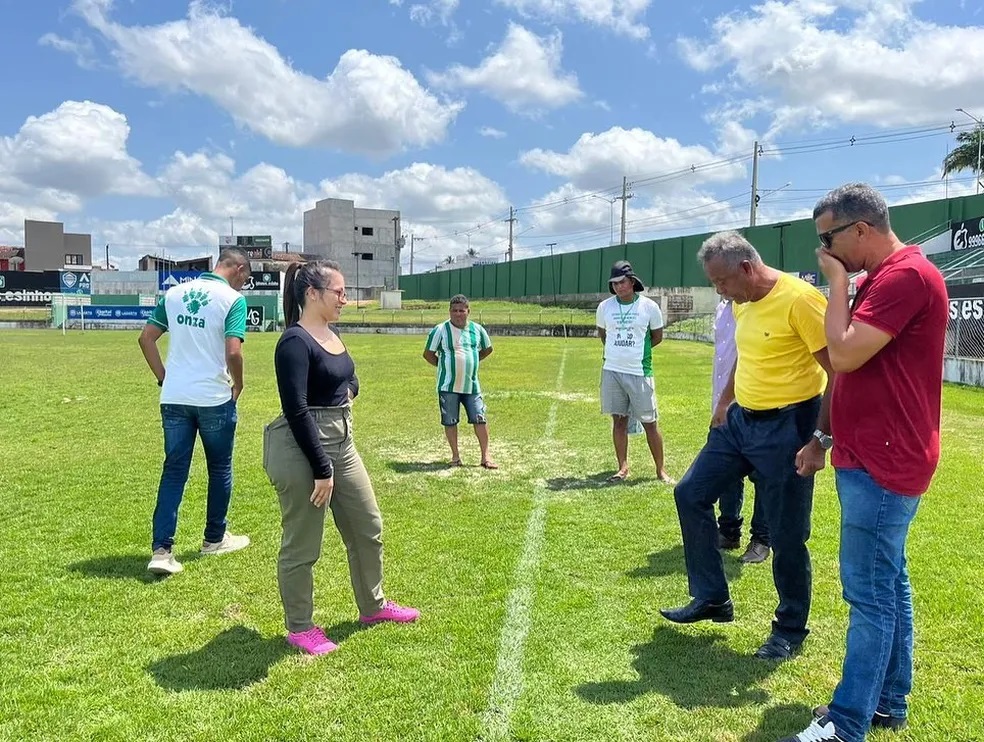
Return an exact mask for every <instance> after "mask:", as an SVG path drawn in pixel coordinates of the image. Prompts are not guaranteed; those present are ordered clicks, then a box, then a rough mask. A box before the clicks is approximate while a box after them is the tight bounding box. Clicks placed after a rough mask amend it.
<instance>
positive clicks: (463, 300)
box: [449, 294, 468, 308]
mask: <svg viewBox="0 0 984 742" xmlns="http://www.w3.org/2000/svg"><path fill="white" fill-rule="evenodd" d="M455 304H464V305H465V306H466V307H467V306H468V297H467V296H465V295H464V294H455V295H454V296H452V297H451V303H450V305H449V308H450V307H453V306H454V305H455Z"/></svg>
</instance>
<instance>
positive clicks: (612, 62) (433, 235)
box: [0, 0, 984, 270]
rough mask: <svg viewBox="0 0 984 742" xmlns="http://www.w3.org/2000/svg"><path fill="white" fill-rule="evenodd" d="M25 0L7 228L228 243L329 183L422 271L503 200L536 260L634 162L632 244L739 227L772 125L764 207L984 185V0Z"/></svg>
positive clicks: (584, 221) (159, 245)
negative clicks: (54, 223) (34, 226)
mask: <svg viewBox="0 0 984 742" xmlns="http://www.w3.org/2000/svg"><path fill="white" fill-rule="evenodd" d="M13 6H14V4H13V3H8V4H6V5H5V6H4V8H3V9H2V10H0V21H2V25H3V27H4V28H5V30H7V34H5V36H6V38H7V41H8V44H7V52H8V53H7V59H8V64H9V60H16V64H15V65H14V66H13V67H10V66H8V68H7V74H6V75H5V78H6V79H5V81H4V86H3V92H4V105H3V106H0V243H8V244H21V243H22V240H23V234H22V227H23V220H24V218H52V219H60V220H63V221H65V223H66V228H68V229H71V230H76V231H91V232H92V233H93V244H94V246H101V245H103V244H105V243H107V242H108V243H109V244H110V246H111V253H112V255H113V256H114V260H115V262H117V263H119V264H122V265H123V266H124V267H130V266H132V265H133V264H134V262H135V260H136V258H137V257H138V256H139V255H140V254H143V253H146V252H161V251H164V252H166V253H168V254H171V255H175V256H191V255H197V254H202V253H204V252H207V251H208V250H210V249H214V247H213V246H214V245H216V244H217V239H218V235H219V234H225V233H227V231H228V225H229V217H230V216H233V217H234V218H235V224H236V232H237V233H255V234H271V235H272V236H273V239H274V240H275V241H276V242H278V243H283V242H290V243H292V244H293V245H300V243H301V236H302V235H301V232H302V229H301V224H302V213H303V211H304V210H305V209H309V208H311V207H312V206H313V204H314V202H315V200H317V199H318V198H324V197H326V196H337V197H344V198H354V199H355V200H356V202H357V205H360V206H366V207H380V208H396V209H400V210H401V211H402V213H403V217H404V222H403V224H404V230H405V231H406V232H408V233H409V232H411V231H413V232H414V233H415V234H416V235H417V236H424V237H426V238H427V239H426V240H425V241H424V242H421V243H418V245H417V251H418V258H417V262H416V265H415V267H416V269H417V270H420V269H422V268H423V269H426V268H429V267H431V266H432V265H433V264H434V263H435V262H437V261H438V260H440V259H442V258H444V257H446V256H448V255H458V254H461V253H462V252H464V250H465V249H466V248H468V247H472V248H476V249H478V250H479V251H480V252H481V254H482V255H484V256H490V257H491V256H496V255H500V256H501V255H502V253H503V252H504V251H505V247H506V246H505V244H504V240H505V239H506V234H507V226H506V224H505V222H504V221H502V220H503V218H504V217H505V216H506V215H507V212H508V210H509V206H513V207H515V208H516V209H517V210H518V212H517V219H518V221H517V223H516V233H517V238H516V255H517V257H526V256H530V255H535V254H539V253H541V252H543V251H545V250H546V249H547V248H546V247H545V245H546V244H547V243H548V242H556V243H557V247H556V248H555V250H576V249H584V248H589V247H596V246H599V245H605V244H608V243H609V240H610V232H611V229H610V227H611V223H610V220H611V216H612V214H614V216H615V222H616V223H615V230H614V231H615V237H616V239H617V237H618V210H619V207H620V202H618V201H615V202H614V203H613V202H612V201H611V198H612V197H613V196H615V195H618V193H619V192H620V187H621V180H622V176H626V177H627V178H628V179H629V181H630V184H631V185H630V191H631V193H632V198H631V199H629V201H628V203H627V225H626V228H627V235H628V239H630V240H639V239H645V238H651V237H662V236H669V235H672V234H681V233H687V232H696V231H703V230H706V229H717V228H725V227H737V226H742V225H744V224H746V223H747V219H748V200H749V192H750V178H751V166H750V156H751V153H752V149H753V147H752V143H753V142H754V141H755V140H759V141H760V142H762V150H763V155H762V158H761V163H760V177H759V187H760V188H761V189H762V191H763V198H762V201H761V209H760V213H759V221H760V223H763V222H766V221H771V220H779V219H786V218H790V217H800V216H803V215H806V214H808V213H809V211H810V209H811V207H812V204H813V203H814V202H815V201H816V199H817V198H819V196H821V195H822V194H823V193H824V192H825V191H826V190H827V189H829V188H832V187H834V186H836V185H838V184H840V183H842V182H844V181H847V180H867V181H869V182H872V183H875V184H878V185H880V186H881V187H883V188H885V193H886V195H887V196H888V197H889V199H890V200H891V201H893V202H902V201H912V200H923V199H928V198H938V197H942V196H943V195H944V193H949V194H950V195H955V194H962V193H969V192H972V191H973V188H974V184H973V180H972V178H971V177H970V174H969V173H964V174H963V175H962V176H959V177H957V178H955V179H953V180H952V181H950V182H949V183H944V182H943V181H942V180H940V162H941V160H942V159H943V157H944V155H945V154H946V151H947V148H948V147H949V146H952V144H953V134H954V133H956V132H958V131H960V130H961V129H963V128H966V127H967V126H968V125H972V122H971V121H970V119H968V118H967V117H965V116H963V115H962V114H960V113H956V112H955V111H954V109H955V108H957V107H963V108H966V109H967V110H968V111H970V112H971V113H973V114H974V115H976V116H978V117H984V28H982V25H984V14H982V12H981V10H982V3H981V2H980V1H979V0H934V1H933V2H928V1H924V2H918V1H915V0H824V1H823V2H821V1H820V0H772V1H771V2H767V3H763V4H760V5H748V4H739V3H735V2H724V1H722V0H709V1H707V2H696V3H657V2H655V1H653V0H460V1H457V0H418V1H417V2H414V0H401V1H400V2H397V1H396V0H360V1H359V2H358V3H344V4H343V3H327V2H315V1H314V0H234V1H232V2H202V1H200V0H196V1H195V2H191V3H190V4H186V3H182V2H167V3H161V2H148V1H146V0H130V1H127V0H116V2H112V0H38V1H37V2H32V3H17V6H18V7H17V8H16V15H15V11H14V7H13ZM342 7H344V10H341V9H340V8H342ZM951 122H953V123H954V124H955V125H956V127H957V128H956V129H955V131H954V132H951V131H950V129H949V127H948V125H949V124H950V123H951ZM851 137H854V138H855V145H854V146H849V142H850V139H851ZM873 137H874V138H873ZM787 184H789V185H787ZM777 189H781V190H777ZM771 191H775V192H771ZM96 252H101V251H96ZM406 257H408V256H405V258H406ZM404 262H405V263H406V262H407V260H406V259H405V261H404Z"/></svg>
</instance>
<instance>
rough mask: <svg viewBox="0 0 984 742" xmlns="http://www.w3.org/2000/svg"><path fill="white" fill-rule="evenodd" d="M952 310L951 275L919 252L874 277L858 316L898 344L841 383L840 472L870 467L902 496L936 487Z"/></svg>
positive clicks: (836, 417) (836, 428)
mask: <svg viewBox="0 0 984 742" xmlns="http://www.w3.org/2000/svg"><path fill="white" fill-rule="evenodd" d="M947 304H948V302H947V294H946V284H945V283H944V282H943V276H941V275H940V272H939V271H938V270H937V269H936V266H934V265H933V264H932V263H930V262H929V260H927V259H926V257H925V256H924V255H923V254H922V251H921V250H920V249H919V248H918V247H906V248H905V249H903V250H899V251H898V252H896V253H894V254H892V255H890V256H889V257H888V258H886V259H885V260H884V261H883V262H882V263H881V265H879V266H878V267H877V268H876V269H875V270H874V271H873V272H872V273H869V274H868V276H867V279H866V280H865V281H864V283H863V284H862V285H861V288H860V290H859V291H858V293H857V295H856V296H855V298H854V303H853V305H852V308H851V318H852V320H853V321H857V322H861V323H864V324H866V325H871V326H872V327H875V328H877V329H879V330H881V331H882V332H886V333H888V334H889V335H891V336H892V340H890V341H889V342H888V344H887V345H886V346H885V347H884V348H882V349H881V350H880V351H878V353H876V354H875V355H874V356H873V357H871V358H870V359H868V361H867V362H866V363H865V364H864V365H863V366H861V367H860V368H858V369H856V370H854V371H851V372H849V373H840V374H837V375H836V376H835V377H834V392H833V397H832V399H831V407H830V423H831V432H832V433H833V436H834V450H833V452H832V454H831V462H832V463H833V465H834V467H835V468H838V469H864V470H865V471H867V472H868V474H870V475H871V478H872V479H874V480H875V482H877V483H878V484H879V485H881V486H882V487H884V488H885V489H887V490H890V491H892V492H897V493H898V494H900V495H909V496H918V495H921V494H923V493H924V492H925V491H926V490H927V489H929V483H930V481H931V480H932V478H933V474H934V473H935V472H936V466H937V464H938V463H939V459H940V405H941V397H942V393H943V344H944V339H945V336H946V325H947V320H948V314H949V313H948V307H947Z"/></svg>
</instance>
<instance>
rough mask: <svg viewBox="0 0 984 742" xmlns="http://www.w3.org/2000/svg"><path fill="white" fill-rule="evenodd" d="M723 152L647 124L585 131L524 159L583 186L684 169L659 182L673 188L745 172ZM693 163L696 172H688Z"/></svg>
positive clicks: (607, 184)
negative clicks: (561, 147) (661, 133)
mask: <svg viewBox="0 0 984 742" xmlns="http://www.w3.org/2000/svg"><path fill="white" fill-rule="evenodd" d="M721 159H722V158H721V157H720V156H718V155H716V154H715V153H714V152H711V151H710V150H708V149H707V148H706V147H702V146H700V145H683V144H681V143H680V142H678V141H677V140H676V139H668V138H667V139H664V138H662V137H658V136H656V135H655V134H653V133H652V132H650V131H647V130H645V129H639V128H635V129H623V128H622V127H620V126H616V127H613V128H611V129H609V130H608V131H604V132H602V133H600V134H592V133H586V134H582V135H581V137H580V138H579V139H578V140H577V142H575V143H574V145H573V146H572V147H571V148H570V150H569V151H567V152H554V151H551V150H543V149H533V150H530V151H528V152H524V153H523V154H522V155H521V156H520V161H521V162H522V163H523V164H524V165H526V166H527V167H530V168H533V169H536V170H541V171H543V172H547V173H550V174H552V175H558V176H561V177H564V178H567V179H568V180H570V181H571V182H572V183H573V184H574V185H575V186H576V187H578V188H582V189H585V190H599V189H604V188H609V187H610V186H612V184H613V183H617V182H618V181H620V180H621V179H622V177H623V176H628V177H629V178H630V179H632V178H633V177H635V176H641V177H645V176H649V175H654V174H666V173H678V172H679V173H681V175H680V177H678V178H674V179H671V180H666V181H665V184H663V185H660V184H657V187H662V188H665V189H669V190H673V189H677V188H680V187H681V184H686V185H690V184H697V183H706V182H727V181H730V180H734V179H735V178H740V177H744V174H745V166H744V165H742V164H740V163H722V162H721ZM689 168H694V170H693V171H692V172H685V171H687V170H688V169H689Z"/></svg>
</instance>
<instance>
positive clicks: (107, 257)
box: [106, 245, 109, 270]
mask: <svg viewBox="0 0 984 742" xmlns="http://www.w3.org/2000/svg"><path fill="white" fill-rule="evenodd" d="M106 270H109V245H106Z"/></svg>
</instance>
